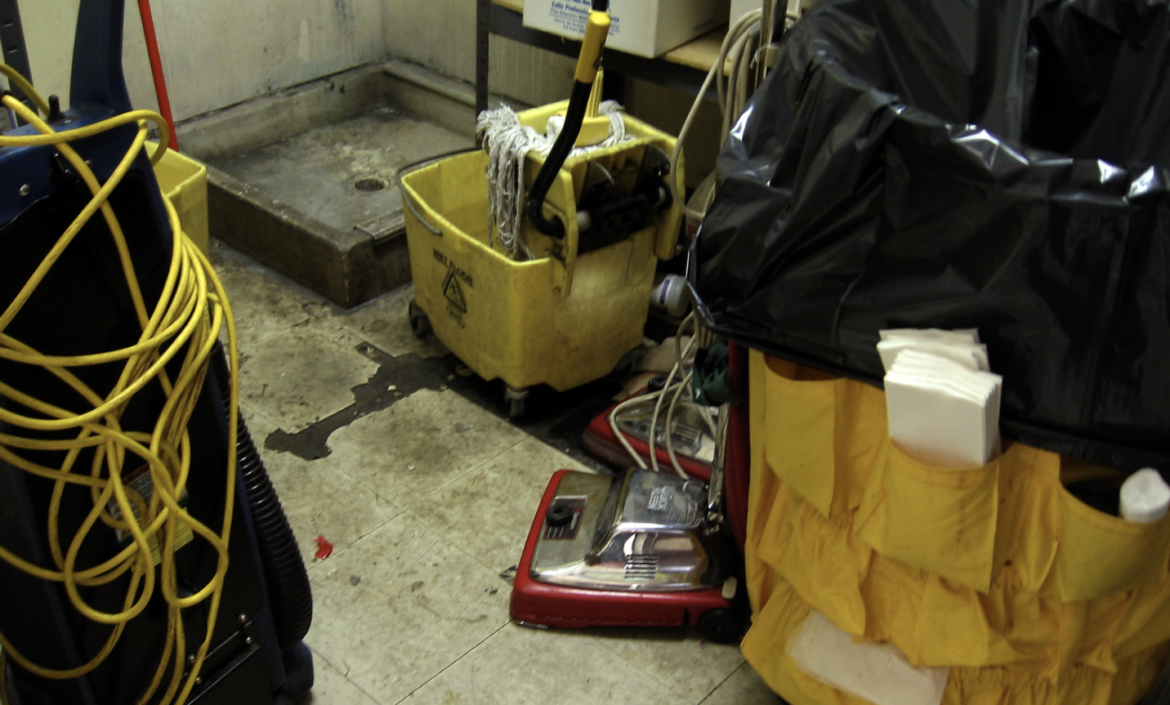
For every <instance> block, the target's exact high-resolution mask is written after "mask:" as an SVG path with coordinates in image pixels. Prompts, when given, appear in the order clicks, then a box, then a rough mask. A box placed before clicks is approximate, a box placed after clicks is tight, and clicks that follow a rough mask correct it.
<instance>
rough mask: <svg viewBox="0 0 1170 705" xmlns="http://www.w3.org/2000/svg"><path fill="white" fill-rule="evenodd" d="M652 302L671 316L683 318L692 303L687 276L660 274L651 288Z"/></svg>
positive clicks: (655, 306)
mask: <svg viewBox="0 0 1170 705" xmlns="http://www.w3.org/2000/svg"><path fill="white" fill-rule="evenodd" d="M650 304H651V305H652V306H654V308H657V309H659V310H662V311H666V315H668V316H670V317H671V318H682V317H683V315H684V314H686V312H687V309H688V308H689V307H690V305H691V300H690V295H689V293H688V292H687V280H686V277H681V276H679V275H677V274H659V275H657V276H655V277H654V288H653V289H651V290H650Z"/></svg>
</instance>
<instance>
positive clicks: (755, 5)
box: [731, 0, 764, 24]
mask: <svg viewBox="0 0 1170 705" xmlns="http://www.w3.org/2000/svg"><path fill="white" fill-rule="evenodd" d="M763 6H764V3H763V0H731V22H732V23H733V24H734V23H735V21H736V20H738V19H739V18H740V17H743V16H744V15H746V14H747V13H749V12H751V11H752V10H759V9H760V8H762V7H763Z"/></svg>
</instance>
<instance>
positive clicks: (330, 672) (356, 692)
mask: <svg viewBox="0 0 1170 705" xmlns="http://www.w3.org/2000/svg"><path fill="white" fill-rule="evenodd" d="M301 705H378V701H377V700H374V699H373V698H371V697H370V696H369V695H367V694H365V693H363V692H362V690H361V688H358V687H357V686H356V685H354V684H353V682H352V681H350V680H348V679H347V678H346V677H345V675H344V674H342V673H341V672H340V671H338V670H337V669H336V668H334V667H333V664H331V663H329V662H328V661H327V660H325V659H324V658H322V656H321V654H313V690H311V691H310V695H309V696H308V697H307V698H306V699H305V700H304V701H303V702H302V703H301Z"/></svg>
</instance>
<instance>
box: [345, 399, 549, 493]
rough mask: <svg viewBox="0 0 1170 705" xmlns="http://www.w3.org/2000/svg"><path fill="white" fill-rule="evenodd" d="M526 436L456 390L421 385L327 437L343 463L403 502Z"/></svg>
mask: <svg viewBox="0 0 1170 705" xmlns="http://www.w3.org/2000/svg"><path fill="white" fill-rule="evenodd" d="M526 437H527V434H525V433H524V432H523V431H521V430H519V429H517V428H516V427H514V426H512V425H511V424H509V423H508V422H506V421H504V420H502V419H499V418H497V417H495V416H493V415H491V414H490V413H488V412H486V411H484V410H483V409H481V408H480V407H478V406H476V405H475V404H473V403H471V402H470V401H467V400H466V399H464V398H463V397H461V396H459V395H458V394H456V393H455V392H452V391H449V390H448V391H445V392H436V391H432V390H427V389H424V390H422V391H419V392H416V393H414V394H412V395H410V396H409V397H405V398H403V399H402V400H400V401H398V402H397V403H395V404H394V405H393V406H391V407H389V408H388V409H384V410H382V411H378V412H376V413H373V414H370V415H369V416H366V417H364V418H361V419H358V420H357V421H354V422H353V423H352V424H350V425H349V426H348V427H346V428H343V429H340V430H339V431H337V432H336V433H334V434H333V436H332V437H331V438H330V439H329V445H330V448H331V449H332V452H333V455H335V456H337V457H338V458H344V465H343V467H344V469H345V471H346V472H347V473H349V474H350V475H351V476H352V477H353V478H354V479H356V480H358V481H359V482H361V483H363V484H364V485H365V486H367V487H370V488H371V489H372V490H373V491H374V492H376V493H377V494H378V495H379V496H381V497H385V498H387V499H389V500H390V501H392V502H394V503H395V504H398V505H400V506H402V507H404V508H410V507H411V506H413V505H415V504H417V503H419V502H420V501H422V500H423V498H425V497H426V496H427V495H428V494H430V493H431V492H434V491H435V490H438V489H440V488H442V487H446V486H447V485H449V484H451V483H452V482H454V481H455V480H457V479H459V478H460V477H462V476H463V475H466V474H467V473H468V472H470V471H471V470H473V469H475V468H476V467H478V466H480V465H482V464H483V463H485V462H487V461H489V460H491V459H492V458H495V457H496V456H497V455H499V454H500V453H503V452H504V451H505V450H507V449H509V448H511V447H512V446H514V445H516V444H517V443H519V442H520V441H522V440H524V439H525V438H526Z"/></svg>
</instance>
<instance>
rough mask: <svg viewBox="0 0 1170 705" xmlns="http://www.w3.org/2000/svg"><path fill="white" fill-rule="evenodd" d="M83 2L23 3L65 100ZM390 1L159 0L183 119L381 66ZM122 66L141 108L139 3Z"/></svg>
mask: <svg viewBox="0 0 1170 705" xmlns="http://www.w3.org/2000/svg"><path fill="white" fill-rule="evenodd" d="M78 2H79V0H23V1H22V2H21V7H20V10H21V19H22V22H23V24H24V30H25V38H26V41H27V43H28V45H29V58H30V63H31V67H32V73H33V78H34V80H35V82H36V85H37V88H38V90H40V91H41V92H42V93H45V94H49V93H57V94H59V95H61V96H62V97H63V98H64V97H65V96H67V95H68V92H69V89H68V86H69V71H70V66H71V63H72V45H73V33H74V28H75V25H76V21H77V7H78ZM384 5H385V3H384V1H383V0H152V3H151V7H152V9H153V15H154V21H155V29H156V31H157V34H158V40H159V48H160V52H161V53H162V57H163V68H164V71H165V74H166V78H167V87H168V92H169V93H170V97H171V106H172V109H173V111H174V116H175V119H176V120H184V119H186V118H189V117H193V116H196V115H201V114H203V113H207V112H210V111H212V110H217V109H220V108H224V107H227V106H229V105H234V104H236V103H240V102H243V101H245V100H248V99H249V98H254V97H256V96H258V95H263V94H266V93H271V92H272V91H274V90H279V89H281V88H287V87H289V86H293V85H297V84H300V83H304V82H306V81H311V80H313V79H315V78H320V77H321V76H326V75H329V74H332V73H336V72H338V71H343V70H345V69H348V68H352V67H354V66H357V65H360V64H363V63H367V62H370V61H374V60H378V59H381V58H383V57H384V56H385V54H386V49H385V44H384V42H385V37H384V34H383V27H382V22H383V16H384V14H385V11H384ZM123 46H124V50H123V56H124V65H125V70H126V80H127V83H128V85H129V87H130V96H131V99H132V100H133V101H134V103H135V105H136V106H141V107H153V106H154V105H155V101H154V86H153V83H152V82H151V77H150V65H149V63H148V62H147V58H146V48H145V42H144V40H143V38H142V25H141V21H140V18H139V16H138V4H137V2H136V1H135V0H126V25H125V32H124V45H123Z"/></svg>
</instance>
